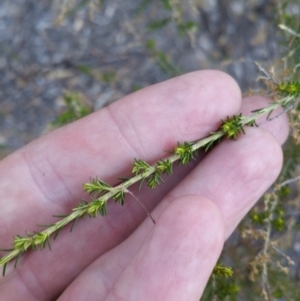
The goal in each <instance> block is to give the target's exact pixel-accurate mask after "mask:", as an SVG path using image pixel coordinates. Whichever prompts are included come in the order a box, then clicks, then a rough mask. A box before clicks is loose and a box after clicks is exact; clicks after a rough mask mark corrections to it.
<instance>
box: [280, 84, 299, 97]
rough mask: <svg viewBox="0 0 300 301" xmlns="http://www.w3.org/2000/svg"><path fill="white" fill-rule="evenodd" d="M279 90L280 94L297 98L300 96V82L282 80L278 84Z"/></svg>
mask: <svg viewBox="0 0 300 301" xmlns="http://www.w3.org/2000/svg"><path fill="white" fill-rule="evenodd" d="M277 90H278V92H279V93H280V94H283V95H286V96H288V95H290V96H293V97H295V98H297V97H299V96H300V82H282V83H280V84H278V86H277Z"/></svg>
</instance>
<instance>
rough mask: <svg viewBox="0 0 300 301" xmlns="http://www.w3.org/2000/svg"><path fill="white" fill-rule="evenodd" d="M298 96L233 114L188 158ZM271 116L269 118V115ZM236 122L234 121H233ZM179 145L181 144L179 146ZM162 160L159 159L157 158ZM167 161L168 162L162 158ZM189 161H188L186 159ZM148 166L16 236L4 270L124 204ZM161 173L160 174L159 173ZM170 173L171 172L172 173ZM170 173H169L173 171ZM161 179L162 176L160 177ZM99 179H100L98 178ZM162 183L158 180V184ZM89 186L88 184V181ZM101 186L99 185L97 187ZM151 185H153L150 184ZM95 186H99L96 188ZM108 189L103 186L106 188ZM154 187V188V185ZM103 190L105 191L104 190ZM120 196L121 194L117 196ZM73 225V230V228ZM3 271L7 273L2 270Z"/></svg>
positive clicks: (151, 171) (0, 261)
mask: <svg viewBox="0 0 300 301" xmlns="http://www.w3.org/2000/svg"><path fill="white" fill-rule="evenodd" d="M294 99H295V97H293V96H286V97H284V98H282V99H280V100H277V101H274V102H272V103H270V104H269V105H268V106H267V107H265V108H262V109H258V110H255V111H253V113H252V114H251V115H250V116H242V115H239V116H234V117H233V118H232V119H228V120H227V121H223V125H222V126H221V128H220V130H219V131H218V132H213V133H210V135H209V136H208V137H206V138H204V139H200V140H197V141H195V142H192V143H187V144H188V146H189V147H190V151H191V154H190V155H191V156H190V157H188V158H193V157H192V153H194V152H196V151H198V150H199V149H201V148H204V149H205V150H207V149H208V148H209V147H211V146H212V145H213V144H214V143H215V142H217V141H220V140H221V139H222V138H223V137H224V136H225V137H227V138H232V139H235V137H236V134H238V133H240V130H242V131H243V126H245V125H251V126H253V125H255V124H256V121H257V119H258V118H259V117H260V116H262V115H265V114H268V117H269V115H270V114H271V113H272V112H273V111H274V110H275V109H277V108H278V107H280V106H283V107H286V106H287V105H288V104H290V103H291V102H292V101H293V100H294ZM267 119H268V118H267ZM233 121H234V122H233ZM232 122H233V123H232ZM228 124H229V125H232V124H234V126H235V127H236V126H237V127H238V128H237V131H236V133H235V134H234V135H232V132H230V131H228V132H226V130H225V127H224V125H228ZM178 148H179V147H178ZM175 149H176V148H175ZM164 160H168V161H169V163H171V164H173V163H174V162H175V161H178V160H181V163H182V158H181V155H180V154H173V155H171V156H169V157H168V158H167V159H164ZM158 162H159V161H158ZM162 162H166V161H162ZM187 162H188V161H187ZM187 162H185V161H184V162H183V163H182V164H185V163H187ZM145 164H146V169H145V170H143V171H142V172H140V173H138V174H137V175H135V176H133V177H131V178H129V179H127V180H126V181H124V182H122V183H121V184H119V185H117V186H114V187H110V186H109V185H107V184H105V183H104V182H97V180H95V182H94V183H92V184H89V185H90V187H91V186H92V187H93V189H94V190H93V192H95V191H96V188H97V187H100V186H101V189H102V190H100V189H99V192H97V193H96V194H94V197H95V196H97V197H96V198H95V199H92V201H91V202H89V203H87V202H85V201H84V202H81V203H79V204H78V205H77V207H76V208H73V209H72V213H70V214H69V215H66V216H63V218H62V219H61V220H60V221H57V222H56V223H54V224H51V225H49V227H48V228H47V229H46V230H44V231H41V232H34V233H33V234H29V233H27V234H28V237H22V236H19V235H18V236H16V237H14V241H13V243H12V245H13V248H12V250H10V253H9V254H8V255H6V256H4V257H2V258H0V266H3V269H4V272H5V268H6V265H7V263H8V262H10V261H11V260H12V259H14V258H16V257H17V259H18V258H19V257H20V256H21V255H22V254H23V253H24V252H26V251H27V250H28V249H29V248H31V249H33V250H35V249H37V248H41V249H43V248H45V246H46V244H48V246H49V248H51V246H50V236H51V235H53V234H54V233H56V234H55V237H54V239H55V238H56V237H57V235H58V233H59V231H60V230H61V229H62V228H63V227H64V226H66V225H67V224H69V223H70V222H73V226H74V225H75V223H76V221H77V220H78V219H79V218H83V217H84V216H86V215H89V216H90V217H97V214H98V212H100V214H101V215H105V214H106V204H107V201H108V200H109V199H111V198H114V199H115V201H116V202H120V203H121V204H122V205H123V204H124V194H125V193H127V192H128V190H127V188H128V187H130V186H131V185H133V184H135V183H137V182H140V181H143V180H145V179H146V178H148V177H149V176H151V175H154V174H155V173H158V169H157V164H156V165H153V166H149V165H148V164H147V163H146V162H145ZM161 173H162V172H160V173H159V176H160V174H161ZM170 173H171V172H170ZM170 173H168V174H170ZM158 179H160V178H158ZM99 181H100V180H99ZM155 184H159V180H158V181H157V182H156V183H155ZM85 185H88V184H85ZM97 185H98V186H97ZM149 186H150V185H149ZM95 187H96V188H95ZM103 187H104V188H105V189H104V188H103ZM152 188H155V186H153V187H152ZM103 191H104V193H103ZM117 196H118V197H117ZM73 226H72V227H71V230H72V228H73ZM3 274H4V273H3Z"/></svg>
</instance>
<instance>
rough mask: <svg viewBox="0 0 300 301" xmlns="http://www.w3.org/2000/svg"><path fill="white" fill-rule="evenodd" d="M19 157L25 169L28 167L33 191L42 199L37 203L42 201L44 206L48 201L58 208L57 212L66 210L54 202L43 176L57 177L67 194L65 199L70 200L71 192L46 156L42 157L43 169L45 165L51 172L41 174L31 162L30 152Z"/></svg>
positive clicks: (51, 191)
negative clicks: (48, 174) (38, 193)
mask: <svg viewBox="0 0 300 301" xmlns="http://www.w3.org/2000/svg"><path fill="white" fill-rule="evenodd" d="M21 155H22V157H23V158H24V161H25V162H26V164H27V167H28V170H29V173H30V178H31V179H32V181H33V183H34V186H35V190H36V191H38V192H40V194H41V196H42V198H41V199H39V201H42V202H43V203H44V204H46V203H47V201H48V202H50V203H52V204H53V205H54V206H55V207H58V210H60V211H61V212H63V211H64V210H65V209H66V208H64V206H62V204H59V203H57V202H55V200H56V198H55V196H54V197H53V196H52V195H53V189H52V190H50V187H48V185H47V179H46V177H45V175H46V173H50V174H55V176H56V177H57V179H58V180H59V182H60V183H62V184H63V186H64V189H65V191H67V192H68V194H69V197H67V198H68V199H71V191H70V190H69V188H68V187H67V185H66V184H65V182H64V179H63V177H61V176H60V175H59V173H58V172H57V171H56V170H55V168H54V165H53V164H51V163H50V161H49V160H48V159H47V156H45V157H44V158H45V160H44V161H43V167H45V164H46V166H49V167H50V170H51V172H49V171H45V172H43V171H42V170H41V169H40V168H39V166H38V165H37V164H36V163H35V162H34V160H32V158H31V154H30V152H27V151H26V152H22V153H21ZM45 170H46V168H45ZM38 179H40V180H38ZM50 196H52V197H50Z"/></svg>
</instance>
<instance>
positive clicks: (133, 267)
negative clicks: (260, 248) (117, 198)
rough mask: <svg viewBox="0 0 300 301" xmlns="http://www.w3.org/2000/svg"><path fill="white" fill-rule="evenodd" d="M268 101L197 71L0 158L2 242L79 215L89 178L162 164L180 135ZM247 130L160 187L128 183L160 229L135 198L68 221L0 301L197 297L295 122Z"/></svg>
mask: <svg viewBox="0 0 300 301" xmlns="http://www.w3.org/2000/svg"><path fill="white" fill-rule="evenodd" d="M267 103H268V100H267V99H265V98H262V97H258V96H253V97H248V98H246V99H244V100H243V101H242V98H241V93H240V90H239V88H238V86H237V84H236V83H235V82H234V81H233V80H232V79H231V78H230V77H229V76H228V75H226V74H224V73H221V72H218V71H200V72H193V73H190V74H186V75H184V76H181V77H178V78H174V79H171V80H169V81H166V82H163V83H160V84H157V85H154V86H151V87H148V88H146V89H143V90H140V91H138V92H136V93H134V94H131V95H129V96H127V97H125V98H124V99H122V100H120V101H117V102H115V103H113V104H112V105H110V106H109V107H107V108H104V109H102V110H101V111H99V112H96V113H94V114H91V115H90V116H88V117H86V118H84V119H81V120H79V121H77V122H74V123H73V124H70V125H69V126H66V127H64V128H61V129H58V130H56V131H53V132H52V133H50V134H48V135H45V136H44V137H41V138H39V139H37V140H36V141H34V142H32V143H30V144H29V145H28V146H26V147H24V148H23V149H21V150H19V151H17V152H15V153H14V154H12V155H11V156H8V157H7V158H6V159H4V160H3V161H2V162H0V205H1V211H0V242H1V247H9V244H10V243H11V241H12V237H13V236H14V235H16V234H21V235H23V234H24V230H29V231H30V230H34V229H37V228H36V224H37V223H48V222H49V223H51V222H53V221H56V220H55V219H52V220H51V215H52V214H61V213H68V212H70V211H71V210H72V208H74V207H75V205H76V204H77V203H78V202H79V201H80V199H81V197H83V193H82V183H84V182H87V181H88V179H89V177H91V176H92V177H95V176H99V178H100V179H102V180H104V181H105V182H108V183H109V184H111V185H114V184H116V183H118V180H117V178H118V177H121V176H126V175H128V174H130V169H131V168H130V166H131V165H130V163H131V162H132V161H133V158H139V159H143V160H145V161H147V162H150V163H151V162H153V163H154V162H155V161H156V160H158V159H159V158H161V157H163V156H164V153H163V151H164V150H171V149H172V148H174V146H176V144H177V141H180V142H183V141H193V140H196V139H199V138H201V137H205V136H207V135H208V134H209V133H210V132H212V131H215V130H217V129H218V127H219V126H220V121H221V119H225V118H226V117H227V116H232V115H234V114H237V113H239V112H240V111H241V112H243V113H244V114H249V113H250V111H251V110H253V109H257V108H261V107H264V106H265V105H267ZM245 129H246V135H239V137H238V139H237V141H231V140H225V141H223V142H221V143H220V144H219V145H217V146H216V147H215V148H214V149H213V150H212V151H211V152H209V153H206V154H201V155H200V156H199V157H198V158H197V160H195V161H193V162H191V163H189V164H187V165H184V166H178V167H175V166H174V173H173V175H172V176H170V177H167V178H165V183H164V184H163V185H161V186H159V187H158V188H156V189H155V190H150V189H149V188H144V189H142V190H141V191H140V192H139V191H138V185H136V186H134V187H133V188H130V191H131V192H132V193H133V194H134V195H135V196H137V197H138V199H139V200H140V201H141V202H143V204H145V206H146V207H147V208H148V209H149V210H151V211H152V215H153V217H154V218H155V219H156V225H153V223H152V222H151V220H150V219H149V218H146V219H145V217H146V215H145V212H144V210H143V208H142V207H141V206H140V205H139V204H138V202H136V200H135V199H134V197H132V196H131V195H127V196H126V204H125V206H124V207H121V206H118V205H116V204H111V205H109V208H108V216H105V217H99V218H97V219H88V220H86V221H79V222H78V225H77V226H76V227H75V229H74V231H73V232H72V233H69V229H63V230H62V231H61V233H60V235H59V236H58V238H57V241H56V242H55V243H53V244H52V251H49V250H44V251H43V252H40V251H36V252H31V251H29V252H27V253H26V254H24V255H23V256H22V257H21V259H20V261H19V264H18V267H17V269H13V266H12V265H10V266H8V268H7V275H6V276H5V277H4V278H0V296H1V300H7V301H15V300H18V301H19V300H24V301H27V300H28V301H41V300H43V301H48V300H49V301H50V300H56V299H57V300H58V301H70V300H72V301H81V300H89V301H92V300H128V301H131V300H138V301H141V300H143V301H147V300H151V301H152V300H164V301H167V300H172V301H174V300H199V297H200V295H201V294H202V292H203V290H204V288H205V285H206V283H207V280H208V278H209V276H210V274H211V272H212V269H213V267H214V265H215V264H216V261H217V260H218V257H219V255H220V252H221V250H222V247H223V243H224V241H225V240H226V238H228V236H229V235H230V234H231V232H232V231H233V230H234V228H235V227H236V225H237V224H238V223H239V222H240V220H241V219H242V218H243V216H244V215H245V214H246V213H247V212H248V210H249V209H250V208H251V207H252V206H253V204H254V203H255V202H256V201H257V200H258V198H259V197H260V196H261V195H262V194H263V193H264V192H265V191H266V189H267V188H268V187H269V186H270V185H271V184H272V182H273V181H274V180H275V179H276V177H277V175H278V173H279V172H280V168H281V163H282V153H281V148H280V146H279V145H280V144H281V143H283V142H284V140H285V139H286V137H287V133H288V124H287V120H286V118H285V117H284V116H282V117H281V118H279V119H276V120H274V121H272V122H270V123H265V124H264V125H263V126H262V127H261V128H245ZM1 255H4V254H2V253H1Z"/></svg>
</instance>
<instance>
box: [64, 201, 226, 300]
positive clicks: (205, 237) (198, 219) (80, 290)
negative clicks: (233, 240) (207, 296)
mask: <svg viewBox="0 0 300 301" xmlns="http://www.w3.org/2000/svg"><path fill="white" fill-rule="evenodd" d="M223 243H224V224H223V219H222V216H221V214H220V212H219V210H218V208H217V207H216V206H215V205H214V204H213V203H212V202H211V201H209V200H207V199H205V198H202V197H197V196H185V197H181V198H179V199H177V200H174V201H173V202H172V203H171V204H170V205H169V206H168V207H167V208H166V209H165V210H164V211H163V212H162V214H161V216H160V217H159V219H158V220H157V224H156V225H155V227H153V228H152V231H151V232H150V233H149V234H148V235H147V236H146V237H144V242H143V243H142V244H141V246H140V247H139V249H138V251H137V253H136V254H135V256H134V258H133V259H132V260H131V261H129V263H128V265H126V267H124V266H123V267H124V270H122V268H123V267H121V266H118V265H116V264H115V263H114V262H110V261H109V260H110V259H112V258H109V257H108V258H107V260H108V262H106V264H105V267H104V269H105V271H106V272H108V274H106V273H103V272H102V271H101V270H100V269H99V266H97V265H93V267H91V268H89V269H87V271H86V273H84V274H85V281H84V282H81V281H80V280H77V281H75V282H74V283H73V284H72V286H71V287H70V288H69V289H68V290H67V291H65V292H64V294H63V295H62V296H61V297H60V298H59V299H58V301H67V300H74V301H81V300H86V297H87V292H89V294H88V296H89V300H91V301H93V300H107V301H113V300H120V299H122V300H145V301H147V300H165V301H168V300H172V301H175V300H199V297H200V295H201V294H202V292H203V290H204V288H205V285H206V283H207V280H208V278H209V276H210V274H211V272H212V269H213V267H214V265H215V264H216V262H217V260H218V258H219V255H220V253H221V250H222V247H223ZM137 244H140V242H137ZM125 258H126V257H125ZM125 260H126V259H125ZM102 262H103V261H102ZM109 266H110V267H112V268H113V270H112V269H111V268H109ZM102 267H103V266H102ZM120 269H121V270H122V272H121V274H120V271H119V270H120ZM116 270H118V271H117V272H116ZM112 272H115V273H114V274H115V275H118V274H120V276H119V277H118V279H117V281H116V282H115V283H114V285H113V286H112V287H111V286H110V285H107V286H106V284H108V283H111V278H109V276H110V275H111V274H112ZM108 278H109V279H108Z"/></svg>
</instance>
